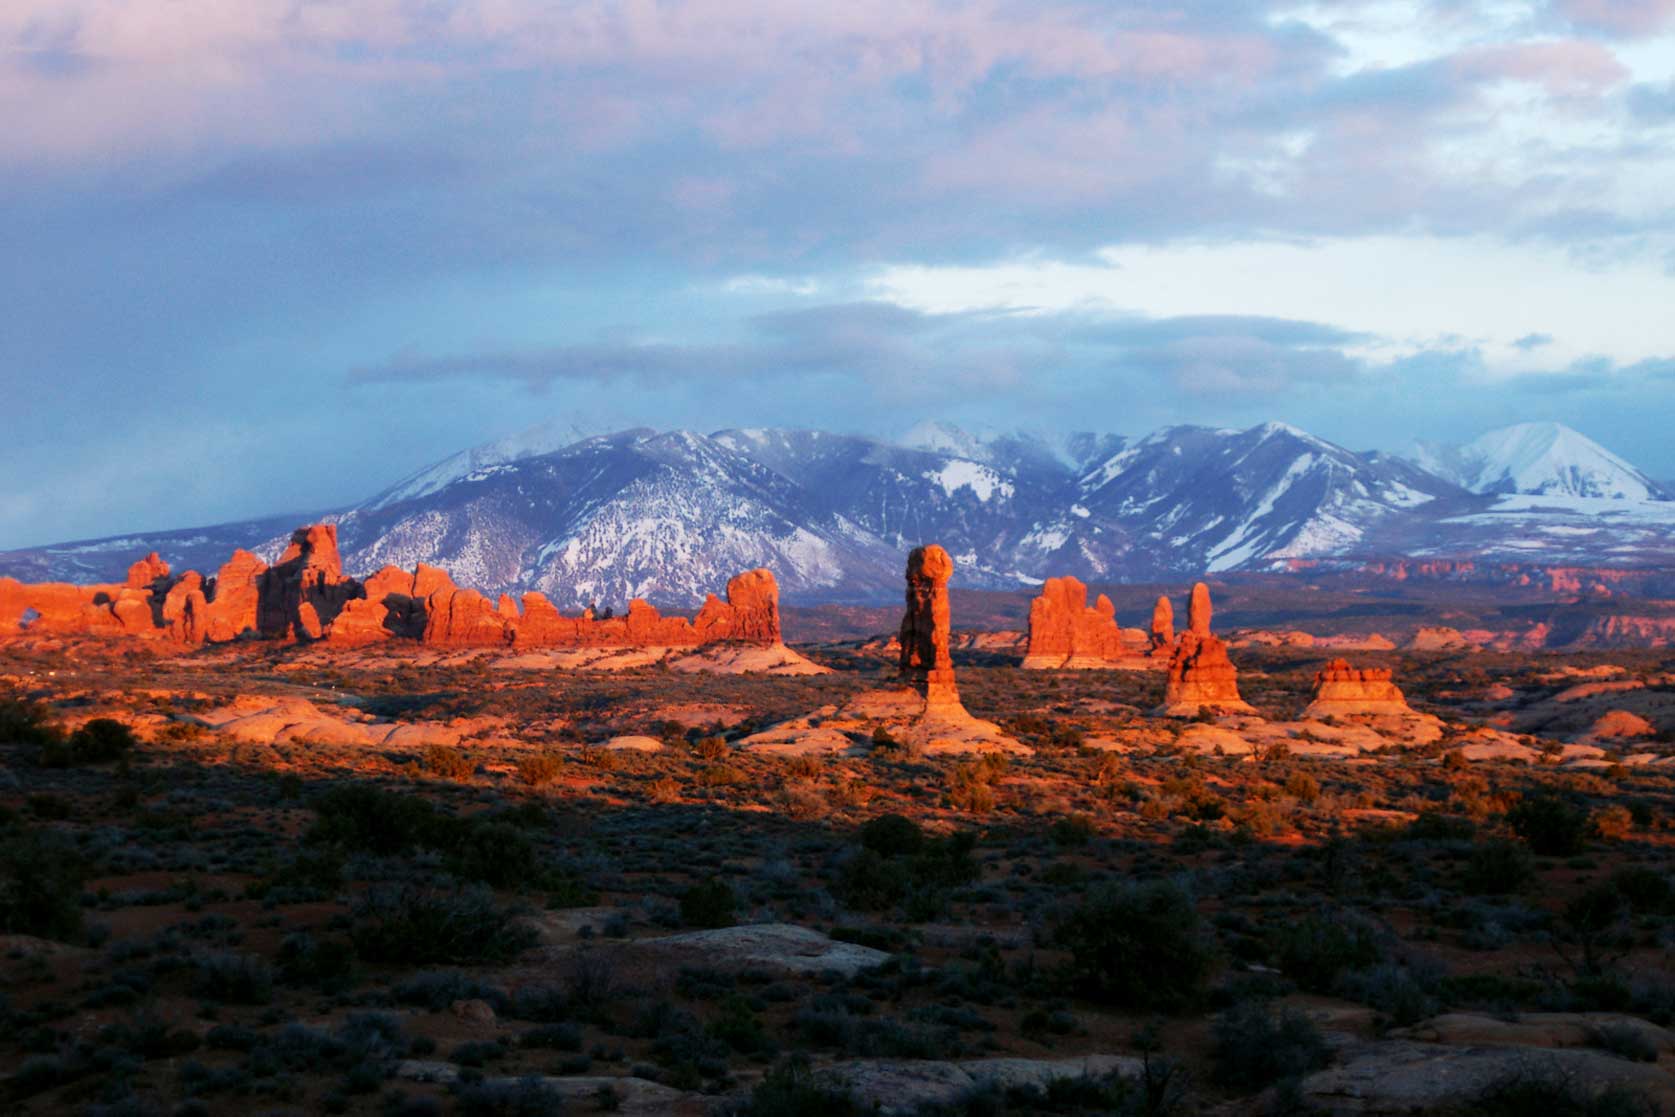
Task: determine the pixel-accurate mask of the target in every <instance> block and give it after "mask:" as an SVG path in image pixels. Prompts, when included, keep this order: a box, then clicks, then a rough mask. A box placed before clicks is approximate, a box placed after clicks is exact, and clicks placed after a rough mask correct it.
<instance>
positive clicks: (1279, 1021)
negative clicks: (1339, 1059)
mask: <svg viewBox="0 0 1675 1117" xmlns="http://www.w3.org/2000/svg"><path fill="white" fill-rule="evenodd" d="M1210 1036H1211V1041H1212V1043H1213V1047H1212V1049H1211V1055H1210V1057H1211V1063H1212V1066H1213V1068H1214V1075H1215V1079H1216V1081H1217V1082H1220V1083H1221V1084H1222V1085H1224V1086H1230V1087H1232V1088H1234V1089H1237V1090H1260V1089H1263V1088H1265V1087H1267V1086H1271V1085H1273V1084H1274V1083H1276V1082H1279V1081H1280V1080H1282V1079H1287V1078H1299V1077H1301V1076H1302V1075H1305V1074H1307V1073H1309V1072H1310V1071H1314V1070H1319V1069H1320V1068H1321V1067H1323V1066H1325V1065H1326V1064H1327V1062H1328V1061H1329V1059H1330V1054H1331V1053H1330V1051H1329V1049H1328V1048H1327V1046H1326V1041H1325V1039H1324V1038H1322V1037H1321V1034H1320V1030H1319V1029H1318V1028H1316V1027H1315V1026H1314V1023H1313V1022H1312V1021H1310V1020H1309V1018H1308V1017H1307V1016H1304V1015H1303V1014H1302V1013H1300V1012H1298V1011H1297V1010H1295V1009H1291V1008H1286V1009H1281V1010H1280V1011H1278V1012H1275V1011H1274V1010H1273V1008H1272V1006H1270V1005H1269V1004H1268V1003H1267V1002H1265V1001H1254V1000H1253V1001H1245V1002H1243V1003H1242V1004H1238V1005H1235V1006H1234V1007H1232V1008H1230V1009H1228V1010H1227V1011H1226V1012H1223V1013H1222V1014H1221V1015H1219V1016H1217V1017H1216V1019H1215V1022H1214V1023H1213V1024H1212V1025H1211V1027H1210Z"/></svg>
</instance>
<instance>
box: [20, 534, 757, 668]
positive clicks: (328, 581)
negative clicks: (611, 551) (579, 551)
mask: <svg viewBox="0 0 1675 1117" xmlns="http://www.w3.org/2000/svg"><path fill="white" fill-rule="evenodd" d="M4 635H30V636H36V635H94V636H98V635H110V636H129V637H138V638H143V639H150V640H159V641H170V642H174V643H177V644H183V645H187V646H197V645H201V644H223V643H228V642H230V641H233V640H239V639H261V640H280V641H291V642H297V643H309V642H316V641H322V642H324V643H326V644H327V645H329V646H336V647H359V646H364V645H368V644H374V643H379V642H382V641H387V640H395V641H412V642H414V643H417V644H420V645H425V646H431V647H442V648H613V647H621V648H644V647H659V648H690V647H698V646H701V645H708V644H721V643H737V644H750V645H757V646H762V647H777V646H779V645H780V644H782V642H783V641H782V636H781V630H780V611H779V586H778V584H777V583H776V582H775V580H774V576H773V573H772V572H771V571H769V570H763V569H758V570H750V571H746V572H745V573H743V574H740V575H738V576H737V577H735V578H733V579H732V580H731V581H729V582H728V583H727V597H726V600H722V599H721V598H718V597H716V596H715V595H714V594H710V595H709V597H708V599H707V600H706V601H705V602H704V604H703V607H702V608H700V609H699V610H698V613H697V616H695V617H694V618H692V619H690V620H688V619H687V618H685V617H665V616H663V615H662V614H660V613H659V612H658V611H657V610H656V609H655V608H653V607H652V606H651V605H649V604H647V603H646V602H644V601H641V600H638V599H636V600H634V601H630V602H629V603H628V609H627V611H626V612H625V613H624V614H623V615H621V616H616V617H606V618H600V617H595V616H594V615H593V612H592V610H586V611H584V612H583V613H582V614H581V615H580V616H573V617H567V616H564V615H563V614H561V613H560V612H559V611H558V609H557V608H556V607H555V606H554V605H553V604H552V602H550V601H548V600H547V598H546V597H545V596H544V595H542V594H539V593H526V594H524V595H523V596H522V598H521V599H520V600H518V601H514V600H513V599H512V598H511V597H510V596H507V595H504V594H502V595H501V596H500V598H499V599H498V600H497V601H490V600H489V599H488V598H487V597H485V596H483V595H482V594H480V593H478V592H477V591H476V590H472V589H462V588H460V587H459V586H457V585H455V584H454V581H453V579H452V578H451V577H449V575H448V572H447V571H445V570H442V569H440V568H439V567H434V566H427V565H425V564H423V563H420V564H419V565H418V566H417V567H415V568H414V569H413V570H411V571H407V570H401V569H399V568H397V567H393V566H386V567H385V568H383V569H382V570H380V571H378V572H377V573H376V574H373V575H372V576H371V577H369V578H367V579H366V580H365V581H364V582H363V581H360V580H357V579H355V578H351V577H348V576H347V575H345V574H344V573H343V565H342V560H341V557H340V556H339V553H338V546H337V528H336V526H335V525H332V524H312V525H309V526H306V527H301V528H298V529H297V530H296V531H294V532H293V533H292V534H291V540H290V543H289V545H288V546H287V547H286V549H285V551H284V553H283V554H282V555H281V556H280V558H279V561H278V562H277V563H275V564H274V565H273V566H271V567H270V566H268V565H267V564H266V563H264V562H263V561H262V560H261V559H260V558H258V557H257V556H256V555H254V554H251V553H250V552H249V551H245V550H238V551H234V552H233V555H232V557H231V558H229V559H228V560H227V561H226V562H225V563H224V564H222V566H221V568H220V570H219V571H217V572H216V574H215V576H214V577H213V578H207V579H206V578H204V577H203V576H202V575H201V574H199V573H198V572H197V571H193V570H189V571H187V572H185V573H184V574H182V575H180V576H179V577H173V576H172V574H171V571H170V569H169V566H168V564H167V563H165V562H163V561H162V560H161V559H160V558H159V557H158V556H157V555H156V554H155V553H152V554H150V555H147V556H146V557H145V558H143V559H141V560H140V561H138V562H136V563H134V564H133V566H131V567H130V568H129V570H128V577H127V579H126V581H125V582H124V583H123V584H121V585H95V586H76V585H69V584H67V583H57V582H46V583H24V582H19V581H17V580H16V579H14V578H0V636H4Z"/></svg>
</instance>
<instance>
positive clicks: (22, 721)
mask: <svg viewBox="0 0 1675 1117" xmlns="http://www.w3.org/2000/svg"><path fill="white" fill-rule="evenodd" d="M62 737H63V734H62V733H60V732H59V730H58V728H57V727H56V726H54V725H53V724H52V723H51V722H49V721H48V720H47V709H46V707H45V706H43V705H41V704H40V703H39V702H32V701H30V700H28V699H26V698H0V741H3V742H7V743H10V744H17V745H50V744H53V743H55V742H57V741H59V740H60V739H62Z"/></svg>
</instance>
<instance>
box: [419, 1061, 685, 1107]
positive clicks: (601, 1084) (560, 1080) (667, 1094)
mask: <svg viewBox="0 0 1675 1117" xmlns="http://www.w3.org/2000/svg"><path fill="white" fill-rule="evenodd" d="M395 1073H396V1077H397V1078H404V1079H406V1080H407V1081H409V1082H434V1083H437V1084H439V1085H443V1086H448V1085H452V1084H453V1083H455V1082H458V1081H459V1077H460V1075H459V1067H457V1066H455V1065H454V1064H453V1063H445V1062H442V1061H440V1060H432V1059H406V1060H403V1061H402V1062H401V1063H399V1064H398V1065H397V1066H396V1072H395ZM483 1082H484V1083H485V1084H487V1085H488V1086H491V1087H498V1088H502V1089H505V1088H514V1087H517V1086H519V1085H520V1084H523V1083H531V1082H533V1083H539V1084H540V1085H541V1086H542V1087H544V1088H545V1089H546V1090H548V1091H550V1092H551V1093H552V1094H553V1095H555V1096H557V1097H558V1098H560V1099H562V1100H563V1101H564V1102H566V1103H569V1102H574V1103H577V1105H578V1107H581V1108H582V1111H583V1112H590V1111H593V1109H594V1104H595V1103H596V1100H597V1099H598V1098H599V1096H600V1091H601V1090H602V1089H608V1090H610V1091H611V1093H612V1094H613V1095H614V1096H615V1097H616V1099H617V1105H616V1108H615V1109H614V1110H613V1112H616V1113H627V1114H655V1113H676V1114H684V1113H694V1114H696V1113H704V1112H706V1111H707V1108H708V1105H709V1104H710V1102H711V1101H712V1100H713V1099H709V1098H705V1097H704V1096H703V1095H701V1094H687V1093H684V1092H682V1091H680V1090H676V1089H674V1088H673V1087H670V1086H665V1085H663V1084H662V1083H660V1082H653V1081H651V1080H650V1079H648V1078H630V1077H623V1078H612V1077H609V1076H603V1075H576V1076H574V1077H552V1076H546V1075H532V1076H529V1077H525V1078H509V1077H486V1078H484V1079H483ZM565 1112H567V1113H568V1112H570V1110H569V1108H568V1107H566V1109H565Z"/></svg>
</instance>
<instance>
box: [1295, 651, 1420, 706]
mask: <svg viewBox="0 0 1675 1117" xmlns="http://www.w3.org/2000/svg"><path fill="white" fill-rule="evenodd" d="M1390 677H1391V672H1390V669H1389V668H1384V667H1365V668H1355V667H1351V666H1350V665H1349V663H1348V662H1347V661H1345V660H1342V659H1334V660H1332V661H1331V662H1330V663H1328V664H1327V665H1326V666H1325V667H1322V668H1321V669H1320V671H1319V672H1317V673H1316V674H1315V677H1314V687H1315V690H1314V701H1313V702H1311V703H1309V706H1308V709H1306V710H1304V711H1303V716H1304V717H1306V718H1321V717H1326V716H1328V715H1330V714H1411V713H1413V710H1412V709H1411V708H1410V707H1409V706H1408V704H1407V699H1406V698H1404V697H1403V696H1402V692H1401V690H1400V688H1398V687H1397V686H1396V684H1395V683H1393V682H1391V681H1390Z"/></svg>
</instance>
